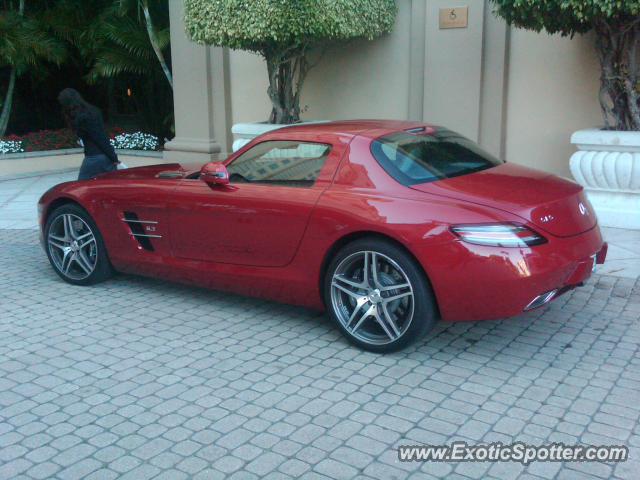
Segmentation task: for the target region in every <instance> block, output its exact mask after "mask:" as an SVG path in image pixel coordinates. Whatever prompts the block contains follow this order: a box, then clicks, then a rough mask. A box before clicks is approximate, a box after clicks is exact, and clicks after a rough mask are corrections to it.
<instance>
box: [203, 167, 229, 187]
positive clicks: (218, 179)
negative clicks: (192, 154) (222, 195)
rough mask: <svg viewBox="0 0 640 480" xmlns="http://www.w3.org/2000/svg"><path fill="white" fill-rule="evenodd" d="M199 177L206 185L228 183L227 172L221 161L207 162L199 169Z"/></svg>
mask: <svg viewBox="0 0 640 480" xmlns="http://www.w3.org/2000/svg"><path fill="white" fill-rule="evenodd" d="M200 179H201V180H202V181H203V182H206V183H207V184H208V185H229V172H228V171H227V167H225V166H224V165H223V164H222V163H219V162H209V163H207V164H205V165H204V166H203V167H202V168H201V169H200Z"/></svg>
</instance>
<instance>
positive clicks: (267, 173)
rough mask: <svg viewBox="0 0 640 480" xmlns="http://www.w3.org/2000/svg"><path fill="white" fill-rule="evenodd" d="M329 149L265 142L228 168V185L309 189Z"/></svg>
mask: <svg viewBox="0 0 640 480" xmlns="http://www.w3.org/2000/svg"><path fill="white" fill-rule="evenodd" d="M330 152H331V146H330V145H325V144H322V143H310V142H300V141H288V140H287V141H281V140H278V141H267V142H262V143H260V144H258V145H256V146H255V147H253V148H251V149H250V150H248V151H246V152H245V153H243V154H242V155H240V156H239V157H238V158H236V159H235V160H234V161H233V162H231V163H230V164H229V165H227V169H228V170H229V180H230V181H231V183H263V184H264V183H266V184H274V185H288V186H294V187H310V186H312V185H313V184H314V183H315V181H316V180H317V178H318V176H319V175H320V170H322V167H323V166H324V164H325V162H326V161H327V157H328V156H329V153H330Z"/></svg>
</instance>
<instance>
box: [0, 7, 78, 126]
mask: <svg viewBox="0 0 640 480" xmlns="http://www.w3.org/2000/svg"><path fill="white" fill-rule="evenodd" d="M65 56H66V48H65V45H64V44H63V43H62V42H60V41H59V40H58V39H56V38H55V37H53V36H52V35H50V34H49V32H48V31H47V29H46V28H45V27H44V25H43V24H42V22H41V21H40V20H39V18H38V16H37V15H36V14H32V12H29V11H28V10H27V8H26V5H25V0H19V1H18V2H17V3H16V2H15V1H8V0H5V1H4V2H2V10H1V11H0V70H2V69H8V70H9V73H8V75H9V81H8V86H7V89H6V93H5V95H4V99H3V101H2V113H1V114H0V136H2V135H4V134H5V132H6V130H7V126H8V124H9V117H10V116H11V108H12V106H13V95H14V91H15V87H16V81H17V78H18V77H20V76H21V75H23V74H25V73H26V72H28V71H29V70H33V69H36V68H38V67H39V66H41V64H42V63H43V62H53V63H56V64H60V63H61V62H62V61H63V60H64V58H65Z"/></svg>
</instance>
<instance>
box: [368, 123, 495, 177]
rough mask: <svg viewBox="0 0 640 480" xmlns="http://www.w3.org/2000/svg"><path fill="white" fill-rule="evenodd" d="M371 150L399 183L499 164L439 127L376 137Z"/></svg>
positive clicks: (455, 174)
mask: <svg viewBox="0 0 640 480" xmlns="http://www.w3.org/2000/svg"><path fill="white" fill-rule="evenodd" d="M371 152H372V153H373V156H374V157H375V159H376V160H377V161H378V163H379V164H380V165H381V166H382V168H384V169H385V170H386V172H387V173H388V174H389V175H391V176H392V177H393V178H395V179H396V180H397V181H398V182H400V183H402V184H403V185H415V184H417V183H427V182H433V181H435V180H440V179H443V178H451V177H457V176H460V175H467V174H469V173H473V172H479V171H480V170H486V169H487V168H491V167H494V166H496V165H499V164H501V163H502V161H501V160H498V159H497V158H495V157H493V156H492V155H491V154H489V153H487V152H485V151H484V150H482V149H481V148H480V146H479V145H478V144H476V143H475V142H472V141H471V140H469V139H467V138H464V137H463V136H461V135H459V134H457V133H455V132H452V131H451V130H447V129H446V128H440V127H427V128H425V129H424V130H423V131H417V132H416V133H409V132H395V133H392V134H390V135H386V136H384V137H380V138H378V139H377V140H375V141H374V142H373V143H372V145H371Z"/></svg>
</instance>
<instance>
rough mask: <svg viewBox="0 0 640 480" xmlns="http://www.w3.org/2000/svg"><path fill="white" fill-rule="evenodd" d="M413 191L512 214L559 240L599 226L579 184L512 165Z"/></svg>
mask: <svg viewBox="0 0 640 480" xmlns="http://www.w3.org/2000/svg"><path fill="white" fill-rule="evenodd" d="M411 188H413V189H414V190H418V191H421V192H426V193H430V194H435V195H440V196H445V197H451V198H456V199H459V200H464V201H467V202H472V203H476V204H479V205H485V206H488V207H492V208H497V209H500V210H503V211H506V212H509V213H513V214H515V215H518V216H519V217H521V218H522V219H524V220H526V221H527V222H529V223H531V224H533V225H535V226H536V227H538V228H539V229H540V230H541V231H542V230H544V231H546V232H548V233H551V234H552V235H555V236H558V237H569V236H573V235H578V234H580V233H583V232H586V231H587V230H590V229H592V228H593V227H594V226H595V225H596V223H597V220H596V215H595V212H594V211H593V208H592V207H591V204H590V203H589V201H588V200H587V198H586V196H585V195H584V192H583V188H582V187H581V186H580V185H578V184H576V183H573V182H571V181H569V180H565V179H563V178H560V177H556V176H555V175H551V174H549V173H545V172H540V171H538V170H533V169H531V168H527V167H523V166H520V165H515V164H512V163H504V164H501V165H498V166H496V167H493V168H489V169H487V170H482V171H480V172H476V173H472V174H469V175H462V176H458V177H453V178H448V179H444V180H438V181H435V182H430V183H422V184H418V185H412V186H411ZM541 233H542V232H541Z"/></svg>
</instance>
